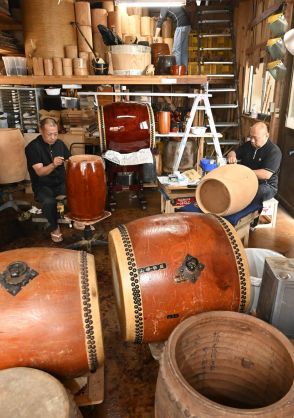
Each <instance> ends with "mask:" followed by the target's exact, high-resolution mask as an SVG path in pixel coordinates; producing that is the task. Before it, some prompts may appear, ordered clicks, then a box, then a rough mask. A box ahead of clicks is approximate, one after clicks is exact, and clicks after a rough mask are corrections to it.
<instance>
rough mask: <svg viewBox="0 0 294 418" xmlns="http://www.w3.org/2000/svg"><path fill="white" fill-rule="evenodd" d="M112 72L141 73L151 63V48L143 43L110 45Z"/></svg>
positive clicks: (120, 73) (121, 73)
mask: <svg viewBox="0 0 294 418" xmlns="http://www.w3.org/2000/svg"><path fill="white" fill-rule="evenodd" d="M109 50H110V53H111V59H112V66H113V73H114V74H119V75H123V74H126V75H127V74H131V75H140V74H143V73H144V71H145V68H146V67H147V65H149V64H151V54H150V52H151V49H150V47H148V46H143V45H112V46H110V47H109Z"/></svg>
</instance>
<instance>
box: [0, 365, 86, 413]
mask: <svg viewBox="0 0 294 418" xmlns="http://www.w3.org/2000/svg"><path fill="white" fill-rule="evenodd" d="M0 416H1V418H12V417H14V418H56V417H58V418H82V414H81V412H80V410H79V409H78V407H77V405H76V404H75V403H74V400H73V397H72V395H71V393H69V392H68V391H67V390H66V389H65V387H64V386H63V385H62V384H61V383H60V382H59V380H57V379H56V378H55V377H53V376H51V375H50V374H48V373H45V372H43V371H41V370H36V369H32V368H28V367H14V368H12V369H6V370H2V371H1V372H0Z"/></svg>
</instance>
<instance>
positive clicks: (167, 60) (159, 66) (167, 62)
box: [155, 55, 177, 75]
mask: <svg viewBox="0 0 294 418" xmlns="http://www.w3.org/2000/svg"><path fill="white" fill-rule="evenodd" d="M176 63H177V62H176V57H175V56H174V55H159V56H158V58H157V63H156V66H155V74H157V75H169V74H170V67H171V66H172V65H176Z"/></svg>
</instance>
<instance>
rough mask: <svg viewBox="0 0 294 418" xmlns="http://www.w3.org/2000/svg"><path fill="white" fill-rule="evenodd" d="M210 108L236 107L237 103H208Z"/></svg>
mask: <svg viewBox="0 0 294 418" xmlns="http://www.w3.org/2000/svg"><path fill="white" fill-rule="evenodd" d="M210 107H211V109H237V107H238V105H237V104H236V103H232V104H217V105H214V104H212V105H210Z"/></svg>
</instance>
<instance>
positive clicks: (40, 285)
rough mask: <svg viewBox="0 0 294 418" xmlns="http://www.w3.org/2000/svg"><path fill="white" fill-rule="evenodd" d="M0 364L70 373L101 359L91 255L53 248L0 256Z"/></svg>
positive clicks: (77, 373)
mask: <svg viewBox="0 0 294 418" xmlns="http://www.w3.org/2000/svg"><path fill="white" fill-rule="evenodd" d="M0 272H1V274H0V281H1V287H0V306H1V316H0V329H1V338H0V352H1V357H0V369H6V368H9V367H19V366H22V367H34V368H39V369H42V370H44V371H47V372H49V373H53V374H56V375H58V376H67V377H75V376H80V375H82V374H85V373H86V372H88V371H89V370H90V371H95V370H96V369H97V367H98V365H99V364H101V363H103V360H104V353H103V340H102V331H101V322H100V313H99V300H98V288H97V278H96V270H95V262H94V257H93V256H92V255H90V254H87V253H85V252H81V251H79V252H77V251H74V250H65V249H58V248H22V249H17V250H10V251H4V252H2V253H1V258H0Z"/></svg>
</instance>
